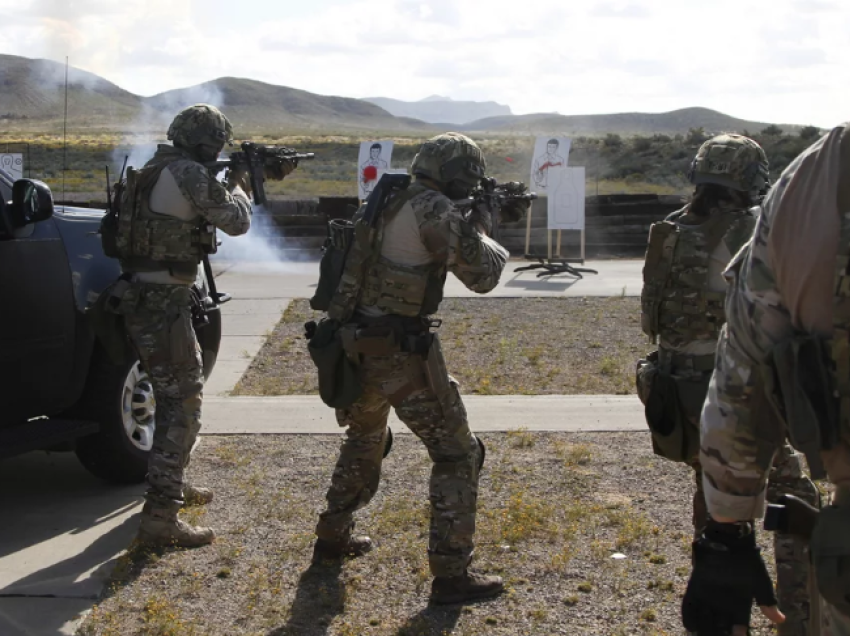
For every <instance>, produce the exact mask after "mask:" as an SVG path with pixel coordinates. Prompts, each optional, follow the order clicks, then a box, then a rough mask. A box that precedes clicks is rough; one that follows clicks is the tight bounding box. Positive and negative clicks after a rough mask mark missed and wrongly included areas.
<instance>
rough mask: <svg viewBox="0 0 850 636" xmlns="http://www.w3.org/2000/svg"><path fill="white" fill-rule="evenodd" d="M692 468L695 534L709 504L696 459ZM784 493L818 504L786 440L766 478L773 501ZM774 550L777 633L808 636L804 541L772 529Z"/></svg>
mask: <svg viewBox="0 0 850 636" xmlns="http://www.w3.org/2000/svg"><path fill="white" fill-rule="evenodd" d="M691 467H692V468H693V469H694V479H695V481H696V492H695V493H694V510H693V523H694V534H695V535H697V534H699V533H700V532H701V530H702V528H704V527H705V524H706V522H707V521H708V507H707V506H706V503H705V490H704V488H703V481H702V467H701V466H700V464H699V460H696V459H695V460H694V461H693V462H692V463H691ZM783 494H787V495H796V496H797V497H800V498H801V499H803V500H804V501H807V502H809V503H810V504H812V505H814V506H818V507H819V506H820V493H819V492H818V489H817V486H815V484H814V483H813V482H812V480H811V479H809V478H808V477H806V475H805V474H804V473H803V469H802V466H801V463H800V456H799V454H798V453H795V452H794V450H793V449H792V448H791V447H790V446H788V445H787V444H786V445H784V446H782V447H780V449H779V452H778V453H777V454H776V457H775V458H774V460H773V467H772V468H771V469H770V474H769V476H768V482H767V500H768V501H769V502H771V503H776V502H777V501H778V499H779V497H780V496H781V495H783ZM773 552H774V557H775V560H776V596H777V598H778V600H779V609H781V610H782V611H783V612H784V613H785V616H786V621H785V622H784V623H783V624H782V625H779V626H778V627H777V632H776V633H777V634H779V635H780V636H807V634H808V633H809V632H808V629H809V616H810V613H811V612H810V607H809V603H810V596H811V595H810V590H809V554H808V551H807V550H806V541H804V540H803V539H800V538H799V537H795V536H793V535H790V534H785V533H780V532H775V533H773Z"/></svg>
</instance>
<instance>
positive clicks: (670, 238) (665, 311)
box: [637, 134, 819, 636]
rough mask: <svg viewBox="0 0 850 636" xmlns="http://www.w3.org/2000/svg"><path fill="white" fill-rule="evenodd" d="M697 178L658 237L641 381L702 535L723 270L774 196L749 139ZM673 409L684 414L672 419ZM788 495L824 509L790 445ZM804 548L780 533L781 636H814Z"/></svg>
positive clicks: (728, 139)
mask: <svg viewBox="0 0 850 636" xmlns="http://www.w3.org/2000/svg"><path fill="white" fill-rule="evenodd" d="M689 178H690V180H691V182H692V183H694V184H695V185H696V190H695V192H694V196H693V199H692V201H691V202H690V203H688V204H687V205H686V206H685V207H684V208H683V209H681V210H679V211H678V212H674V213H673V214H671V215H670V216H669V217H667V219H665V221H663V222H661V223H656V224H654V225H653V226H652V228H651V230H650V238H649V246H648V248H647V255H646V263H645V266H644V288H643V291H642V294H641V308H642V311H641V325H642V328H643V330H644V332H645V333H646V334H647V335H648V336H649V337H650V338H651V339H652V340H653V342H658V352H657V354H653V355H651V356H650V359H648V360H642V361H641V362H640V363H639V366H638V375H637V382H638V388H639V390H638V393H639V395H640V396H641V398H642V399H643V400H644V402H645V403H646V405H647V410H646V414H647V421H648V423H649V425H650V428H651V429H652V431H653V445H654V447H655V450H656V452H657V453H658V454H660V455H662V456H665V457H667V458H669V459H674V460H678V461H685V462H687V463H688V464H690V465H691V467H692V468H693V469H694V473H695V479H696V492H695V494H694V500H693V524H694V532H695V536H699V534H700V533H701V532H702V530H703V528H704V527H705V524H706V521H707V517H708V512H707V509H706V505H705V494H704V492H703V485H702V482H703V479H702V470H701V468H700V463H699V459H698V457H697V453H698V450H699V417H700V413H701V411H702V405H703V402H704V401H705V396H706V393H707V392H708V384H709V380H710V379H711V373H712V371H713V369H714V352H715V348H716V346H717V338H718V336H719V333H720V328H721V327H722V326H723V323H724V322H725V313H724V309H723V303H724V299H725V294H726V281H725V280H724V279H723V276H722V271H723V269H724V268H725V267H726V265H727V264H728V263H729V261H730V260H731V259H732V256H733V255H734V254H736V253H737V252H738V250H739V249H740V248H741V247H742V246H743V245H744V244H745V243H746V242H747V240H748V239H749V237H750V236H751V235H752V232H753V228H754V227H755V224H756V218H755V216H754V214H753V212H752V211H751V210H750V208H751V207H752V206H754V205H755V204H756V202H757V200H758V197H759V193H760V192H762V191H763V190H764V189H766V186H767V180H768V163H767V157H766V156H765V154H764V150H762V148H761V147H760V146H759V145H758V144H757V143H756V142H755V141H753V140H752V139H749V138H748V137H744V136H742V135H733V134H723V135H718V136H716V137H714V138H712V139H709V140H708V141H706V142H705V143H704V144H703V145H702V147H701V148H700V149H699V151H698V152H697V155H696V157H695V158H694V161H693V164H692V166H691V169H690V172H689ZM653 389H655V390H653ZM665 398H666V399H665ZM670 401H672V402H674V403H675V404H674V405H673V407H672V408H673V410H675V411H678V413H675V414H673V415H671V416H667V413H669V411H668V408H669V407H667V405H666V403H667V402H670ZM788 493H792V494H796V495H798V496H800V497H802V498H804V499H805V500H807V501H809V502H810V503H812V504H813V505H817V504H818V501H819V496H818V491H817V488H816V487H815V485H814V484H813V483H812V482H811V480H809V479H808V478H807V477H806V476H805V475H804V474H803V472H802V468H801V464H800V457H799V456H797V455H795V454H794V453H793V451H792V450H791V449H790V447H788V446H787V445H783V446H781V447H780V449H779V451H778V454H777V457H776V459H775V460H774V468H773V470H772V471H771V474H770V482H769V489H768V496H769V497H770V498H771V500H772V501H776V500H777V499H778V497H779V496H780V495H782V494H788ZM804 548H805V546H804V542H803V541H802V540H800V539H799V538H796V537H794V536H792V535H789V534H784V533H782V534H780V533H777V534H776V535H775V552H776V563H777V570H778V573H779V577H778V581H779V590H780V604H781V607H782V608H783V610H784V611H785V612H786V614H787V616H788V620H787V621H786V622H785V623H784V624H783V625H782V627H781V628H780V632H779V633H780V634H782V636H804V635H805V634H806V633H807V623H808V616H809V607H808V605H809V598H808V591H807V582H808V568H807V560H806V558H805V555H804Z"/></svg>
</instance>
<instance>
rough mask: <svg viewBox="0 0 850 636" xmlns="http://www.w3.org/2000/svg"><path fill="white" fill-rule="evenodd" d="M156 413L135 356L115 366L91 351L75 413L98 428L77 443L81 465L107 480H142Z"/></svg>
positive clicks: (143, 373) (149, 390) (150, 390)
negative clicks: (89, 365)
mask: <svg viewBox="0 0 850 636" xmlns="http://www.w3.org/2000/svg"><path fill="white" fill-rule="evenodd" d="M155 409H156V401H155V400H154V395H153V386H152V385H151V383H150V380H149V379H148V376H147V374H146V373H145V372H144V371H143V370H142V368H141V365H139V361H138V359H137V358H136V357H135V356H134V357H133V359H132V360H131V361H129V362H127V363H125V364H123V365H114V364H112V363H111V362H110V360H109V358H108V357H107V356H106V355H105V354H104V352H103V351H101V350H99V351H96V352H95V356H94V359H93V360H92V365H91V368H90V369H89V376H88V382H87V384H86V389H85V393H84V395H83V398H82V401H81V403H80V405H79V411H80V413H81V415H82V416H84V417H86V418H87V419H92V420H95V421H97V422H99V423H100V430H99V431H98V432H97V433H94V434H93V435H89V436H87V437H83V438H80V439H79V440H77V448H76V453H77V457H78V458H79V459H80V462H82V464H83V466H85V467H86V469H87V470H88V471H89V472H91V473H93V474H94V475H96V476H98V477H100V478H101V479H105V480H106V481H109V482H113V483H119V484H137V483H140V482H142V481H144V479H145V475H146V474H147V471H148V455H149V454H150V450H151V447H152V446H153V433H154V428H155V426H156V424H155V420H154V412H155Z"/></svg>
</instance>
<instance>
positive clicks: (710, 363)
mask: <svg viewBox="0 0 850 636" xmlns="http://www.w3.org/2000/svg"><path fill="white" fill-rule="evenodd" d="M658 363H659V366H661V367H669V368H671V369H687V370H690V371H698V372H705V371H713V370H714V354H713V353H707V354H705V355H701V356H695V355H688V354H684V353H671V352H669V351H665V350H664V349H659V350H658Z"/></svg>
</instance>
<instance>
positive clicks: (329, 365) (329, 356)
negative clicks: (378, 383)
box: [307, 318, 363, 409]
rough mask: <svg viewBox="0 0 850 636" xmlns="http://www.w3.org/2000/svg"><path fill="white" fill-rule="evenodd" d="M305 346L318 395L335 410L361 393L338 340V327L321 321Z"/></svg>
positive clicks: (348, 403) (359, 385)
mask: <svg viewBox="0 0 850 636" xmlns="http://www.w3.org/2000/svg"><path fill="white" fill-rule="evenodd" d="M308 330H310V331H312V333H313V335H312V337H311V338H310V340H309V342H308V343H307V349H308V351H309V352H310V357H311V358H312V359H313V363H314V364H315V365H316V369H317V370H318V372H319V396H320V397H321V398H322V402H324V403H325V404H327V405H328V406H330V407H333V408H335V409H343V408H346V407H348V406H351V405H352V404H354V402H356V401H357V399H358V398H359V397H360V395H361V394H362V393H363V386H362V384H361V383H360V378H359V375H358V371H357V366H356V365H355V363H354V362H353V361H352V360H351V359H350V358H349V357H348V356H347V355H346V353H345V350H344V349H343V346H342V338H341V337H340V324H339V323H338V322H337V321H336V320H331V319H330V318H323V319H322V320H320V321H319V322H318V323H317V324H316V326H315V330H312V328H309V327H308Z"/></svg>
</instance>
